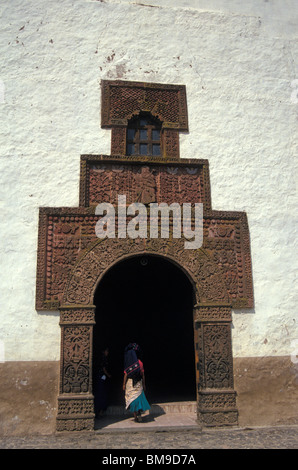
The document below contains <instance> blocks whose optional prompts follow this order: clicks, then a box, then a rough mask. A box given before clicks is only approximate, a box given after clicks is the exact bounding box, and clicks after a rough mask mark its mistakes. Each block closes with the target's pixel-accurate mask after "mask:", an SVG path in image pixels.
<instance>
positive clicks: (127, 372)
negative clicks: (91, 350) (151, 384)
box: [123, 343, 150, 422]
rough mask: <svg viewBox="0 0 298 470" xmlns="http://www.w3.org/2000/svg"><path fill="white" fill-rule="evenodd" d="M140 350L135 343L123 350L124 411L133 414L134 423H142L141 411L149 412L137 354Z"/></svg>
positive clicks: (141, 367) (143, 376) (142, 372)
mask: <svg viewBox="0 0 298 470" xmlns="http://www.w3.org/2000/svg"><path fill="white" fill-rule="evenodd" d="M139 353H140V348H139V346H138V345H137V344H136V343H129V345H128V346H126V348H125V350H124V380H123V390H124V391H125V404H126V409H129V410H130V411H132V412H133V414H134V418H135V421H136V422H142V417H141V413H142V411H146V410H150V405H149V403H148V401H147V399H146V396H145V393H144V392H145V390H146V386H145V373H144V366H143V363H142V361H141V360H140V359H139V357H138V354H139Z"/></svg>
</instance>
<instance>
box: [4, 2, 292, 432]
mask: <svg viewBox="0 0 298 470" xmlns="http://www.w3.org/2000/svg"><path fill="white" fill-rule="evenodd" d="M41 3H43V2H41ZM70 3H71V2H68V1H67V0H65V1H64V2H62V3H61V2H59V8H61V14H62V18H64V20H63V24H64V29H63V28H62V24H61V21H62V20H61V21H60V20H59V21H58V20H57V19H55V13H56V8H58V3H57V5H56V3H55V2H54V3H53V5H54V6H53V7H52V9H49V11H48V13H47V15H46V17H45V18H43V17H42V13H41V12H39V13H38V14H37V15H35V16H34V15H33V16H30V15H32V12H33V10H32V9H31V7H30V6H28V18H27V20H26V21H25V22H24V25H21V23H20V21H21V17H22V15H21V11H18V9H16V11H14V12H12V10H11V8H10V7H9V6H7V7H6V9H5V11H4V12H5V14H6V15H7V19H9V20H10V23H11V25H13V26H14V28H16V27H17V26H20V27H19V28H18V35H17V39H12V38H10V36H9V35H10V32H9V31H11V27H12V26H11V27H10V28H6V29H5V34H6V36H7V39H10V41H8V42H9V43H10V44H9V45H8V46H7V48H9V51H10V53H11V54H12V57H13V58H14V62H13V67H12V68H13V70H14V71H15V73H16V74H17V76H18V77H19V75H18V73H19V72H18V67H19V65H18V64H19V63H21V64H22V66H23V67H24V68H25V69H26V67H32V66H33V64H34V63H35V64H36V65H35V69H34V71H33V72H32V75H31V78H30V79H26V78H22V79H20V78H19V83H18V85H16V88H15V91H13V88H12V87H10V86H9V83H10V82H9V79H8V77H9V73H10V72H8V71H7V70H6V69H5V74H4V75H3V78H2V79H1V80H2V82H1V83H2V88H3V100H2V101H3V102H2V103H1V106H2V109H3V111H5V109H6V113H7V118H6V121H5V122H6V124H5V125H6V130H7V132H6V133H5V135H6V137H5V136H4V139H3V142H2V144H3V145H2V148H3V157H6V158H3V159H2V161H3V181H4V185H3V187H4V188H5V194H4V196H5V197H4V201H6V202H5V204H4V210H5V212H4V215H6V217H4V218H3V224H4V225H3V226H4V227H5V228H3V234H4V238H5V243H4V245H3V248H2V250H3V259H4V260H7V261H6V263H5V266H4V268H3V275H4V279H3V283H2V290H3V297H2V301H3V302H4V303H3V312H2V315H3V321H2V333H1V334H2V337H1V338H0V340H1V358H0V359H1V364H0V367H1V370H2V376H3V377H4V380H3V383H2V385H1V396H2V397H3V400H2V403H3V409H2V411H1V420H2V424H1V427H0V431H1V433H2V434H16V435H17V434H22V433H23V434H24V433H27V432H28V433H29V432H32V430H33V431H35V432H43V433H49V432H54V431H55V430H58V431H63V430H69V431H72V430H76V431H77V430H92V429H94V422H95V421H94V418H95V416H94V383H95V380H96V370H97V365H98V356H99V353H100V349H101V348H102V347H103V346H104V345H106V344H108V345H109V348H110V350H111V356H112V357H111V360H112V365H113V367H114V375H115V377H114V378H113V382H112V387H113V391H112V392H111V402H112V404H114V403H115V404H116V403H117V404H118V403H121V399H122V398H123V397H121V396H120V395H119V393H118V391H117V390H118V388H119V380H120V379H121V380H122V376H121V374H122V373H123V371H122V354H123V349H124V346H125V344H127V343H128V342H130V341H131V340H132V339H133V340H136V341H138V342H140V344H141V346H142V347H143V349H144V354H145V361H144V363H145V367H146V368H147V369H146V370H147V371H148V378H149V381H148V387H149V389H150V385H149V384H150V383H151V393H152V395H151V397H150V398H151V399H152V400H153V401H155V402H158V400H160V399H161V400H163V401H167V399H176V400H179V401H184V400H192V401H196V404H197V405H196V406H197V416H198V422H199V423H200V424H201V425H203V426H231V425H232V426H237V425H266V424H271V425H277V424H288V423H290V424H295V423H296V422H297V421H296V420H297V414H296V410H295V406H294V403H295V400H296V398H297V360H296V352H297V340H296V336H297V326H296V323H297V322H296V318H295V309H294V304H295V292H294V288H293V282H294V281H293V279H294V272H295V266H294V265H295V260H294V258H293V257H292V255H291V252H292V247H293V243H292V241H293V240H294V235H295V233H296V230H297V229H296V226H295V221H294V218H295V211H294V209H295V207H297V204H296V203H297V201H296V199H295V191H294V187H293V184H292V181H293V179H292V173H293V172H294V171H295V165H296V163H295V159H294V158H293V156H294V144H293V142H294V140H295V139H294V133H295V127H294V115H295V106H296V105H297V100H296V95H295V90H296V88H295V83H296V82H295V77H294V76H293V75H291V72H287V73H288V75H286V70H292V69H291V67H290V66H292V65H293V64H292V62H291V60H290V59H289V57H291V54H290V52H289V51H292V50H293V48H294V45H295V40H294V39H295V36H294V32H292V29H291V20H290V18H289V17H288V14H284V16H282V20H283V21H282V22H281V23H280V22H278V21H277V17H276V16H274V15H275V13H274V12H271V15H269V16H268V15H267V11H265V10H262V11H261V12H260V16H257V15H256V11H257V10H256V8H255V10H253V11H242V10H241V8H240V11H237V12H235V8H236V7H235V6H233V2H230V3H229V2H228V3H229V8H228V7H227V6H226V7H225V8H226V10H225V9H223V7H222V6H220V7H219V6H218V5H217V6H216V5H214V8H215V11H208V10H207V11H206V10H203V9H198V8H197V7H196V6H194V5H193V4H192V2H186V3H187V5H186V4H185V2H184V3H183V2H181V5H180V4H179V2H178V5H177V6H176V7H175V8H173V7H172V6H171V5H168V4H166V3H167V2H165V4H163V2H151V3H150V4H149V2H147V3H148V5H146V2H145V3H144V2H142V4H139V3H138V2H136V3H132V2H128V1H124V0H123V1H120V0H119V1H117V2H116V1H107V2H95V1H90V2H81V3H82V5H81V10H80V11H78V10H77V8H78V7H74V6H71V5H70ZM215 3H216V2H215ZM219 3H220V2H219ZM83 4H84V5H83ZM73 8H75V12H76V15H74V11H73ZM238 8H239V6H238ZM293 8H294V7H293ZM119 15H120V16H121V18H122V20H121V21H122V22H123V21H124V20H123V18H124V17H125V18H126V21H127V22H128V24H129V25H130V28H131V29H128V31H129V34H128V38H127V41H128V42H125V44H126V46H123V45H122V39H123V38H124V37H125V36H127V34H126V31H127V28H125V27H124V25H123V24H122V23H121V21H120V20H119V18H120V16H119ZM262 15H263V16H262ZM266 15H267V16H266ZM25 17H26V16H25ZM87 17H88V21H89V26H90V25H91V26H92V28H91V29H90V28H89V29H88V31H85V27H84V24H85V21H86V18H87ZM260 18H263V19H262V20H261V19H260ZM99 19H100V20H101V22H100V23H98V20H99ZM149 20H150V21H149ZM173 21H174V22H175V25H176V28H177V29H176V32H175V35H174V38H175V41H174V45H175V52H174V50H173V49H172V46H171V44H170V43H167V42H166V41H163V42H162V44H163V52H159V47H158V45H157V44H152V45H150V46H148V47H147V48H146V46H145V43H144V40H145V36H144V35H142V34H141V31H142V28H145V30H146V28H149V26H148V25H149V24H150V25H153V26H152V28H153V30H154V31H155V32H156V34H157V37H160V38H161V36H162V35H163V34H164V27H163V25H167V28H169V29H170V25H171V24H172V22H173ZM152 22H153V23H152ZM75 25H76V27H75ZM119 25H121V27H120V28H119V33H118V37H117V38H114V42H113V37H114V36H113V31H114V30H115V29H117V30H118V28H117V26H119ZM132 25H134V26H132ZM210 25H213V26H216V32H215V31H213V32H210ZM282 25H284V29H283V28H282ZM126 26H127V25H126ZM186 26H187V29H188V30H189V31H188V32H185V28H186ZM77 27H79V29H77ZM150 27H151V26H150ZM133 28H140V29H139V31H138V35H139V36H138V38H139V39H138V40H135V39H134V38H135V36H134V34H135V33H134V32H133V30H132V29H133ZM62 29H63V30H65V36H63V37H62V36H61V35H59V32H60V31H62ZM33 30H34V31H33ZM148 30H149V29H148ZM78 31H81V32H82V38H80V34H78ZM54 32H56V33H57V36H56V37H54ZM49 35H50V36H51V37H50V36H49ZM68 35H69V38H68V39H69V40H70V39H71V38H72V39H74V38H75V39H76V40H77V42H78V45H77V48H76V51H75V52H74V51H73V52H71V53H70V55H69V57H71V60H70V61H68V60H67V52H68V51H69V52H70V49H69V48H68V45H67V44H69V41H68V42H67V44H66V43H65V38H67V36H68ZM85 35H86V37H85ZM276 35H277V36H278V39H277V37H276ZM52 36H53V37H52ZM182 36H183V40H182ZM46 37H50V39H49V40H48V42H47V48H48V49H47V52H46V53H44V54H42V53H41V57H39V58H38V60H37V59H36V56H35V54H37V52H36V51H37V50H38V49H37V46H38V45H39V44H41V41H44V40H45V38H46ZM32 38H33V39H32ZM121 38H122V39H121ZM31 40H32V44H31V42H30V41H31ZM220 40H221V41H222V45H221V44H220ZM22 43H23V45H22ZM56 43H57V45H56ZM91 44H92V47H93V49H92V50H93V53H92V55H91ZM128 44H130V45H131V50H130V49H129V47H128ZM150 44H151V43H150ZM110 45H113V47H110ZM200 45H201V46H203V45H204V47H205V49H200V50H201V53H200V54H198V52H197V51H198V50H199V46H200ZM252 45H254V51H255V53H254V54H253V53H252V52H249V51H248V47H250V48H251V46H252ZM285 45H286V46H285ZM109 47H110V49H108V48H109ZM125 47H126V48H125ZM26 48H27V49H26ZM50 48H52V49H50ZM55 48H56V49H55ZM26 51H27V52H26ZM86 51H87V52H86ZM133 51H134V55H133V53H132V52H133ZM203 51H204V52H203ZM137 52H138V54H139V55H138V54H137ZM7 53H8V51H7ZM202 54H203V55H202ZM222 54H223V57H224V59H222V60H220V58H221V57H222ZM266 54H267V55H268V57H267V58H266ZM91 56H92V57H91ZM128 56H130V57H128ZM203 56H204V57H203ZM269 56H270V58H269ZM76 57H80V60H81V64H80V65H82V64H83V65H84V68H83V70H86V67H87V64H88V65H89V66H90V67H91V70H90V72H89V73H90V74H91V75H88V79H87V78H86V76H85V73H84V72H83V71H82V68H81V66H79V64H78V63H76ZM211 57H212V58H213V60H212V67H213V70H214V73H218V76H212V77H211V75H210V66H211V63H210V60H211V59H210V58H211ZM91 59H92V60H93V61H95V62H94V64H95V65H94V64H93V62H92V61H91ZM35 61H36V62H35ZM149 63H150V64H151V65H152V67H153V65H154V66H155V67H156V71H153V70H152V69H149ZM53 64H55V67H54V68H55V69H56V72H55V71H53V74H52V75H51V78H50V79H48V78H46V77H45V73H46V71H47V70H50V69H51V67H52V65H53ZM94 67H97V68H98V69H97V72H96V74H95V75H94V78H95V80H93V79H91V80H89V79H90V77H92V73H94ZM40 69H41V70H42V71H41V70H40ZM145 69H146V70H145ZM147 69H148V70H147ZM253 69H254V70H255V71H256V76H255V74H254V73H253V72H252V70H253ZM62 72H63V73H65V74H66V76H65V77H64V75H63V73H62ZM74 72H76V73H77V76H76V74H74V75H73V73H74ZM59 73H62V75H61V79H59V78H58V77H59ZM71 77H72V78H71ZM0 78H1V77H0ZM59 80H60V81H61V83H59ZM232 80H233V87H231V81H232ZM69 82H70V83H71V84H72V86H73V89H72V90H69V85H68V83H69ZM243 82H245V83H246V86H245V88H244V86H243ZM34 83H35V84H38V85H37V86H40V89H39V92H38V93H36V92H35V88H34ZM259 83H261V85H259ZM30 84H31V89H30V88H29V89H30V90H31V91H30V93H29V94H27V95H26V97H24V96H23V95H22V94H21V90H22V87H24V86H25V85H26V86H27V87H29V85H30ZM257 84H258V87H259V88H256V87H257ZM273 84H274V87H273ZM46 85H47V86H46ZM51 86H53V88H51ZM18 87H20V88H18ZM43 87H44V88H43ZM56 88H57V90H56ZM62 89H63V95H64V96H63V97H62V96H61V92H62ZM33 90H34V91H33ZM59 90H60V92H59ZM91 90H92V92H91ZM219 90H221V91H220V92H219ZM89 91H90V92H91V95H88V92H89ZM274 92H275V93H277V95H278V96H275V97H274V100H273V101H271V98H273V94H274ZM14 93H15V95H16V96H19V97H20V101H19V106H17V104H16V102H15V101H14V98H13V96H14ZM287 93H288V98H286V94H287ZM21 96H22V98H21ZM54 96H55V97H56V100H55V99H54ZM67 96H68V97H69V98H71V100H72V101H70V102H68V101H67ZM95 96H97V97H98V99H97V100H94V97H95ZM42 97H44V102H43V98H42ZM28 100H29V101H32V103H31V106H30V108H32V109H31V114H30V116H32V119H29V118H28V116H29V115H28V112H29V101H28ZM60 100H61V101H60ZM86 104H87V107H86ZM22 113H23V114H26V115H27V119H25V120H24V119H22V118H23V117H24V116H23V114H22ZM13 116H15V122H16V124H17V126H16V129H15V133H16V134H17V135H15V134H13V133H12V127H11V126H12V120H13ZM265 116H266V119H265ZM286 116H287V118H288V117H290V119H289V120H288V122H289V123H290V124H289V126H284V119H285V118H286ZM18 119H19V120H18ZM34 119H36V120H34ZM55 119H56V124H55ZM21 122H22V125H21ZM261 126H263V127H262V128H261ZM288 127H290V130H289V128H288ZM19 129H20V130H19ZM26 145H27V147H28V148H27V147H26ZM42 146H44V148H42ZM21 149H22V150H21ZM277 188H278V189H277ZM277 193H278V194H280V196H281V198H282V199H281V200H279V197H277ZM211 196H212V199H211ZM12 201H13V202H14V205H13V204H12ZM214 201H215V202H214ZM281 201H283V202H281ZM281 206H282V207H281ZM154 211H155V212H154ZM153 212H154V214H153ZM162 216H164V219H162ZM163 222H164V223H165V224H163ZM6 312H7V313H6ZM132 336H133V338H131V337H132ZM161 358H162V360H164V363H165V364H166V365H167V366H166V367H165V368H164V369H163V372H162V373H161V371H160V368H158V367H156V364H157V362H158V361H160V360H161ZM119 377H120V379H119Z"/></svg>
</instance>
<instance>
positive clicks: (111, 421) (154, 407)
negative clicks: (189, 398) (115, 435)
mask: <svg viewBox="0 0 298 470" xmlns="http://www.w3.org/2000/svg"><path fill="white" fill-rule="evenodd" d="M196 408H197V403H196V402H171V403H154V404H151V409H150V410H149V411H146V412H145V413H143V414H142V422H140V423H137V422H135V420H134V417H133V413H131V412H129V411H127V410H125V407H124V406H111V407H108V409H107V411H106V412H105V414H104V415H103V416H102V417H100V418H98V419H95V430H96V431H102V432H123V431H132V432H139V431H173V430H181V429H182V428H183V430H185V429H198V430H200V426H199V424H198V422H197V413H196Z"/></svg>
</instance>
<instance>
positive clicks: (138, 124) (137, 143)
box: [126, 113, 163, 158]
mask: <svg viewBox="0 0 298 470" xmlns="http://www.w3.org/2000/svg"><path fill="white" fill-rule="evenodd" d="M142 121H146V123H145V124H144V123H142ZM130 130H133V131H134V135H133V136H132V137H131V136H129V131H130ZM141 131H146V133H147V137H146V138H142V137H141ZM153 131H158V132H159V139H154V138H153ZM130 145H134V152H131V151H129V146H130ZM141 145H147V151H146V152H145V153H144V152H142V151H141ZM154 146H159V149H160V151H159V153H158V154H156V153H153V150H154ZM126 155H128V156H135V155H138V156H142V157H146V156H148V157H153V158H154V157H156V158H158V157H162V155H163V148H162V125H161V123H160V122H158V121H157V120H156V119H154V118H153V117H152V115H151V114H144V113H141V114H139V115H138V116H137V117H135V118H132V119H130V121H129V122H128V125H127V130H126Z"/></svg>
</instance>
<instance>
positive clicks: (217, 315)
mask: <svg viewBox="0 0 298 470" xmlns="http://www.w3.org/2000/svg"><path fill="white" fill-rule="evenodd" d="M194 320H195V328H196V332H197V334H196V338H197V341H198V344H197V348H198V369H199V383H198V420H199V422H200V423H201V424H202V425H203V426H227V425H237V424H238V411H237V407H236V392H235V390H234V381H233V357H232V343H231V306H230V305H216V306H211V305H210V306H206V305H204V306H203V305H201V306H200V305H197V306H196V308H195V318H194Z"/></svg>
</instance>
